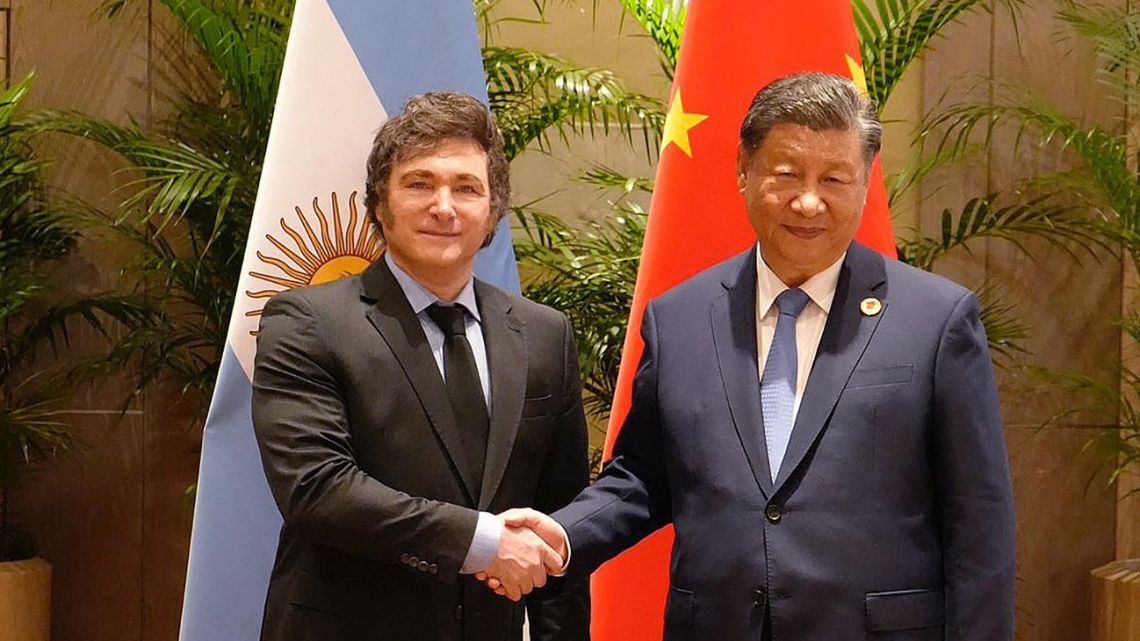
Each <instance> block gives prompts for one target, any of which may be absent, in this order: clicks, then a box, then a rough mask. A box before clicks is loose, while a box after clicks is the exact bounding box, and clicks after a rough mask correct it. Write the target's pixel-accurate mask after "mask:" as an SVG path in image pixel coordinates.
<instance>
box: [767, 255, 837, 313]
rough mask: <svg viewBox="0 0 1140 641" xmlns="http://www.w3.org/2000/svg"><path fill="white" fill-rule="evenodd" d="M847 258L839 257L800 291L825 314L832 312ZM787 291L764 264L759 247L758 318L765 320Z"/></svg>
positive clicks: (810, 279) (809, 280)
mask: <svg viewBox="0 0 1140 641" xmlns="http://www.w3.org/2000/svg"><path fill="white" fill-rule="evenodd" d="M845 258H847V252H843V255H842V256H840V257H839V259H838V260H836V261H835V262H834V263H832V264H831V265H830V266H829V267H828V268H827V269H825V270H823V271H821V272H819V273H818V274H816V275H814V276H812V277H811V278H809V279H807V281H805V282H804V284H803V285H800V289H802V290H803V291H804V293H805V294H807V295H808V298H810V299H811V301H812V302H813V303H815V304H816V306H817V307H819V308H820V309H822V310H823V313H824V314H828V313H830V312H831V301H832V300H833V299H834V298H835V288H836V286H837V285H838V284H839V270H840V269H842V268H843V259H845ZM785 289H789V288H788V286H787V285H785V284H784V281H782V280H780V277H779V276H777V275H776V272H774V271H772V268H771V267H768V263H765V262H764V255H763V253H762V252H761V251H760V247H759V245H757V248H756V314H757V316H756V317H757V318H758V319H760V318H764V317H765V316H767V315H768V311H769V310H771V309H772V305H773V304H774V303H775V302H776V297H777V296H779V295H780V293H781V292H783V291H784V290H785Z"/></svg>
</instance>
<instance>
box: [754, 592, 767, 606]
mask: <svg viewBox="0 0 1140 641" xmlns="http://www.w3.org/2000/svg"><path fill="white" fill-rule="evenodd" d="M766 603H768V593H767V592H765V591H764V588H756V589H755V590H753V591H752V605H754V606H756V607H758V608H762V607H764V604H766Z"/></svg>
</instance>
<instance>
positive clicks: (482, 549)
mask: <svg viewBox="0 0 1140 641" xmlns="http://www.w3.org/2000/svg"><path fill="white" fill-rule="evenodd" d="M502 536H503V524H502V521H500V520H499V517H497V516H495V515H494V514H491V513H489V512H480V513H479V522H478V523H476V524H475V538H473V539H471V547H469V548H467V556H466V557H464V558H463V565H461V566H460V567H459V573H460V574H475V573H476V572H482V571H483V570H486V569H487V568H489V567H491V562H492V561H494V560H495V555H496V554H498V552H499V539H500V538H501V537H502Z"/></svg>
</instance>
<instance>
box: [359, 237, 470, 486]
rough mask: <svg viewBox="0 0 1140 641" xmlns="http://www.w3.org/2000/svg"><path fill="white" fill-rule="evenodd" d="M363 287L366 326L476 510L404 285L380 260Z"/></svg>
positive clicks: (443, 393) (446, 404) (443, 394)
mask: <svg viewBox="0 0 1140 641" xmlns="http://www.w3.org/2000/svg"><path fill="white" fill-rule="evenodd" d="M361 282H362V284H363V287H364V293H363V295H362V296H361V298H362V299H364V300H365V301H366V302H369V303H372V304H371V305H370V306H369V307H368V310H367V311H366V312H365V314H366V315H367V317H368V321H369V322H371V323H372V325H373V327H375V328H376V331H378V332H380V336H381V337H382V338H383V339H384V342H385V343H387V344H388V347H389V349H391V350H392V353H393V354H394V355H395V356H396V360H397V361H399V363H400V367H402V368H403V369H404V372H405V373H406V374H407V376H408V380H409V381H411V383H412V389H414V390H415V392H416V395H417V396H418V397H419V400H420V404H421V405H422V406H423V409H424V413H425V414H427V417H428V420H429V421H430V422H431V426H432V429H433V430H434V431H435V434H436V436H437V437H438V438H439V441H440V442H441V443H442V444H443V449H444V451H445V452H446V454H447V457H448V458H449V459H450V460H451V464H452V466H454V468H455V470H456V472H457V473H458V474H459V478H460V479H461V480H462V482H463V491H464V494H465V495H466V498H467V502H468V504H470V505H474V504H475V500H474V497H475V496H476V490H477V489H478V488H476V486H475V480H474V475H473V474H472V471H471V469H470V467H469V466H468V465H467V463H466V462H465V461H466V459H465V458H464V456H463V444H462V440H461V439H460V437H459V428H458V426H457V425H456V422H455V417H453V416H452V413H451V405H450V401H449V400H448V397H447V387H446V386H445V385H444V383H443V377H442V376H440V373H439V366H438V365H436V362H435V356H433V355H432V353H431V346H430V345H428V342H427V337H426V336H424V330H423V327H422V326H421V325H420V321H419V319H418V318H416V315H415V314H414V313H413V312H412V307H411V305H409V304H408V299H407V297H406V296H404V291H403V290H402V289H400V284H399V283H398V282H396V277H395V276H393V275H392V272H391V270H389V269H388V265H387V263H385V262H384V260H382V259H381V260H378V261H376V262H375V263H374V264H373V265H372V266H371V267H369V268H368V269H367V270H366V271H365V272H364V274H363V275H362V277H361Z"/></svg>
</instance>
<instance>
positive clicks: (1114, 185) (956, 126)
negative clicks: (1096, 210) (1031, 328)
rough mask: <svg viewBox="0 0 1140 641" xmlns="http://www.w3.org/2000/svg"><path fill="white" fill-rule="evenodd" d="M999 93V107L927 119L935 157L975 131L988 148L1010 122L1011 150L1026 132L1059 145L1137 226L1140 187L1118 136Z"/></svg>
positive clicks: (970, 140) (959, 109)
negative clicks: (937, 135) (936, 137)
mask: <svg viewBox="0 0 1140 641" xmlns="http://www.w3.org/2000/svg"><path fill="white" fill-rule="evenodd" d="M1003 94H1004V95H1005V96H1006V98H1005V99H1003V100H1002V101H1001V102H1000V103H999V104H994V105H989V104H977V103H963V104H958V105H953V106H951V107H950V108H948V109H946V110H945V111H943V112H941V113H940V114H937V115H935V116H934V117H933V118H932V119H930V121H929V122H928V124H926V125H924V129H925V131H927V132H933V131H941V132H942V134H941V140H940V142H939V143H938V150H939V153H943V151H944V150H945V149H946V148H948V147H949V148H953V149H962V148H964V147H966V146H967V145H970V144H975V143H976V142H977V136H975V134H976V133H977V132H978V131H979V129H981V138H982V139H983V141H984V143H986V144H988V143H989V141H990V139H991V138H992V133H993V131H994V129H995V127H996V126H997V125H999V124H1002V123H1011V124H1013V125H1014V126H1015V127H1016V128H1017V138H1016V142H1015V146H1019V145H1020V144H1021V140H1022V138H1023V137H1024V136H1025V135H1027V134H1029V133H1031V132H1032V133H1034V134H1036V138H1037V140H1038V143H1037V144H1038V145H1040V146H1047V145H1049V144H1051V143H1054V142H1057V143H1059V145H1060V148H1061V149H1062V150H1068V151H1069V152H1071V153H1072V154H1073V155H1075V156H1076V158H1077V160H1078V161H1080V163H1081V165H1082V166H1083V167H1085V168H1086V169H1087V171H1088V172H1089V177H1090V179H1091V180H1090V182H1089V185H1090V186H1091V188H1092V189H1093V190H1094V191H1095V192H1096V193H1095V196H1096V197H1097V198H1099V199H1100V200H1101V201H1102V202H1104V203H1107V204H1108V206H1109V207H1110V208H1111V209H1112V210H1113V212H1112V213H1113V214H1115V215H1118V216H1122V217H1124V221H1123V222H1124V223H1125V224H1126V225H1127V226H1128V227H1137V226H1140V220H1136V218H1137V215H1138V213H1140V212H1137V204H1138V203H1140V184H1138V183H1137V181H1136V177H1135V175H1134V174H1133V172H1132V171H1131V170H1130V169H1129V168H1128V150H1127V147H1126V145H1125V143H1124V141H1123V140H1121V139H1120V137H1119V136H1118V135H1116V134H1114V133H1112V132H1109V131H1107V130H1105V129H1103V128H1101V127H1099V126H1091V127H1082V126H1081V125H1080V124H1078V123H1076V122H1075V121H1073V120H1072V119H1071V118H1069V117H1068V116H1067V115H1065V114H1063V113H1061V112H1060V111H1059V110H1057V109H1056V108H1055V107H1053V106H1051V105H1049V104H1048V103H1045V102H1043V101H1041V100H1037V99H1035V98H1033V97H1032V96H1029V95H1027V94H1025V93H1024V92H1021V91H1018V90H1016V89H1012V88H1006V89H1005V91H1003ZM1019 96H1020V98H1019ZM1134 212H1137V213H1134ZM1138 228H1140V227H1138Z"/></svg>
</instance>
